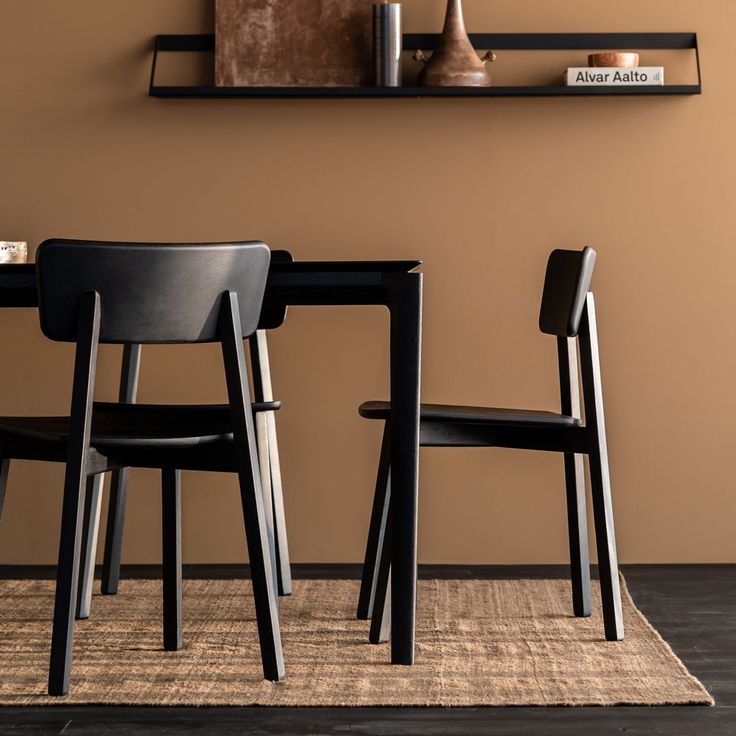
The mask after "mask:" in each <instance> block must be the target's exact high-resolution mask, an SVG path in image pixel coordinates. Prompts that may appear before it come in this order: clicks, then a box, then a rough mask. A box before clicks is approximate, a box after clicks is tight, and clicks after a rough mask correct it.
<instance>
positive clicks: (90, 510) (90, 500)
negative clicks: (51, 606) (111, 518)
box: [77, 473, 105, 619]
mask: <svg viewBox="0 0 736 736" xmlns="http://www.w3.org/2000/svg"><path fill="white" fill-rule="evenodd" d="M104 478H105V476H104V474H103V473H98V474H97V475H92V476H90V477H89V478H87V491H86V494H85V501H84V524H83V526H82V534H83V536H82V553H81V556H80V558H81V559H80V566H79V590H78V591H77V618H78V619H85V618H89V612H90V609H91V607H92V586H93V584H94V579H95V558H96V556H97V536H98V532H99V529H100V510H101V506H102V485H103V481H104Z"/></svg>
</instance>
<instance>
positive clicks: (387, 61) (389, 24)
mask: <svg viewBox="0 0 736 736" xmlns="http://www.w3.org/2000/svg"><path fill="white" fill-rule="evenodd" d="M373 66H374V72H375V82H376V86H377V87H400V86H401V3H380V4H378V5H374V6H373Z"/></svg>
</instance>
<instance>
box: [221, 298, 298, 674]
mask: <svg viewBox="0 0 736 736" xmlns="http://www.w3.org/2000/svg"><path fill="white" fill-rule="evenodd" d="M220 325H221V339H222V355H223V361H224V363H225V377H226V382H227V392H228V398H229V401H230V413H231V417H232V425H233V434H234V438H235V441H234V452H235V457H236V461H237V467H238V478H239V481H240V497H241V501H242V505H243V519H244V522H245V532H246V539H247V542H248V556H249V558H250V569H251V580H252V583H253V597H254V600H255V606H256V619H257V622H258V636H259V640H260V645H261V660H262V663H263V674H264V676H265V677H266V679H268V680H280V679H282V678H283V676H284V655H283V652H282V650H281V632H280V629H279V613H278V596H277V593H276V588H275V586H274V580H273V571H272V569H271V555H270V550H269V544H268V531H267V528H266V515H265V511H264V508H263V506H264V502H263V495H262V490H261V481H260V477H259V473H258V457H257V453H256V446H255V437H254V434H255V431H254V427H253V411H252V409H251V402H250V392H249V390H248V379H247V375H246V368H245V352H244V350H243V338H242V329H241V326H240V312H239V308H238V299H237V295H236V294H233V293H231V292H229V293H226V294H223V297H222V308H221V319H220Z"/></svg>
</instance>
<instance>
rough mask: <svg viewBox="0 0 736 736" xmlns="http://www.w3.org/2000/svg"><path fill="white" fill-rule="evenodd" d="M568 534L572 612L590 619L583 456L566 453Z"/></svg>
mask: <svg viewBox="0 0 736 736" xmlns="http://www.w3.org/2000/svg"><path fill="white" fill-rule="evenodd" d="M565 485H566V489H567V531H568V536H569V540H570V580H571V583H572V608H573V613H574V614H575V615H576V616H590V614H591V603H590V559H589V554H588V519H587V510H586V504H585V466H584V458H583V456H582V455H573V454H572V453H570V452H566V453H565Z"/></svg>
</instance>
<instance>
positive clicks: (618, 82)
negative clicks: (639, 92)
mask: <svg viewBox="0 0 736 736" xmlns="http://www.w3.org/2000/svg"><path fill="white" fill-rule="evenodd" d="M565 82H566V84H567V85H568V86H570V87H621V86H635V87H642V86H645V87H651V86H658V87H660V86H662V85H663V84H664V67H662V66H639V67H624V66H592V67H587V66H579V67H570V68H569V69H568V70H567V72H566V74H565Z"/></svg>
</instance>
